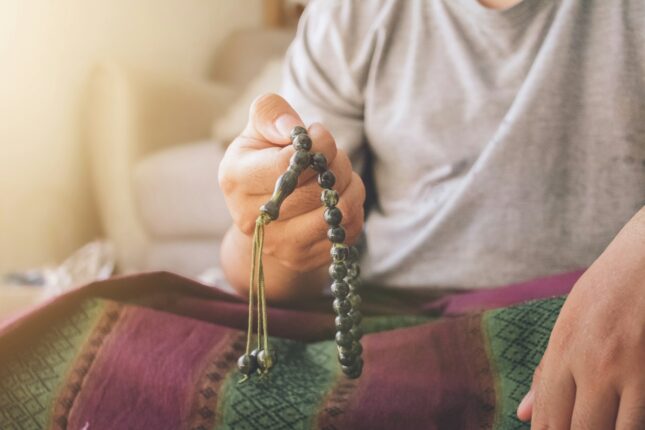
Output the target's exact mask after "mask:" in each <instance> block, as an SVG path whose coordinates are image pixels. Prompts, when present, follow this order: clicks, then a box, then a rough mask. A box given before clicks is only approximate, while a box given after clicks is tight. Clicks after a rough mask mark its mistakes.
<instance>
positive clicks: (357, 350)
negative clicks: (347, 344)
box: [352, 340, 363, 356]
mask: <svg viewBox="0 0 645 430" xmlns="http://www.w3.org/2000/svg"><path fill="white" fill-rule="evenodd" d="M362 353H363V345H361V343H360V342H359V341H357V340H355V341H354V343H352V354H354V355H356V356H359V355H361V354H362Z"/></svg>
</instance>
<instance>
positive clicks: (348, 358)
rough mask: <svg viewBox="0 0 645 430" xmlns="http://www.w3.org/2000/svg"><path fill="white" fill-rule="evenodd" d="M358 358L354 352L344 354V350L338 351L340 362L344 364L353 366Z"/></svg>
mask: <svg viewBox="0 0 645 430" xmlns="http://www.w3.org/2000/svg"><path fill="white" fill-rule="evenodd" d="M357 359H358V357H357V356H355V355H353V354H343V353H342V352H338V362H339V363H340V364H342V365H343V366H352V365H353V364H354V363H356V360H357Z"/></svg>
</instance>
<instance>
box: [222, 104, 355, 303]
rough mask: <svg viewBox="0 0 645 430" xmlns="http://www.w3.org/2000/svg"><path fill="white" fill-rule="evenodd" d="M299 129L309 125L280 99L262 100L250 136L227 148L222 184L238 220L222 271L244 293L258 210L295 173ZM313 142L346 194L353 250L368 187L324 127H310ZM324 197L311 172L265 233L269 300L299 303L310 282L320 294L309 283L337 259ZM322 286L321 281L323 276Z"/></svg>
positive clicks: (345, 213)
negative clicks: (294, 133) (294, 138)
mask: <svg viewBox="0 0 645 430" xmlns="http://www.w3.org/2000/svg"><path fill="white" fill-rule="evenodd" d="M297 125H303V124H302V121H301V119H300V117H299V116H298V114H297V113H296V112H295V111H294V110H293V109H292V108H291V106H289V104H288V103H287V102H286V101H285V100H284V99H282V98H281V97H280V96H277V95H275V94H267V95H264V96H261V97H259V98H257V99H256V100H255V102H254V103H253V105H252V106H251V110H250V114H249V122H248V124H247V126H246V128H245V130H244V131H243V132H242V134H241V135H240V136H239V137H237V138H236V139H235V140H234V141H233V143H232V144H231V145H230V146H229V147H228V149H227V151H226V154H225V156H224V159H223V160H222V162H221V164H220V168H219V183H220V187H221V188H222V191H223V192H224V196H225V197H226V202H227V205H228V208H229V211H230V212H231V215H232V217H233V221H234V226H233V227H232V228H231V230H229V232H228V234H227V236H226V238H225V240H224V243H223V245H222V265H223V267H224V271H225V273H226V274H227V277H228V279H229V281H231V283H232V284H233V285H234V286H235V287H236V288H237V289H238V290H239V291H244V290H245V289H246V288H248V285H247V283H248V275H249V271H250V263H249V262H250V256H248V255H247V254H250V249H251V245H250V244H251V236H252V235H253V229H254V226H255V220H256V218H257V216H258V214H259V208H260V206H261V205H262V204H263V203H265V202H266V201H267V200H269V199H270V198H271V194H272V193H273V188H274V185H275V183H276V180H277V179H278V177H279V176H280V175H281V174H282V173H284V172H285V171H286V170H287V167H288V166H289V159H290V158H291V156H292V155H293V153H294V149H293V147H292V146H291V145H289V143H290V140H289V133H290V132H291V129H292V128H293V127H295V126H297ZM309 136H310V137H311V139H312V141H313V147H312V149H311V152H312V153H313V152H321V153H323V154H324V155H325V157H326V158H327V161H328V166H329V168H330V169H331V170H332V171H333V172H334V175H335V176H336V185H335V186H334V189H335V190H337V191H338V193H339V194H340V200H339V204H338V206H339V208H340V210H341V211H342V213H343V222H342V223H343V227H344V228H345V230H346V234H347V242H348V243H352V242H354V241H355V240H356V238H357V237H358V235H359V233H360V231H361V229H362V226H363V201H364V200H365V188H364V186H363V182H362V180H361V178H360V177H359V176H358V175H357V174H356V173H354V172H353V171H352V166H351V163H350V160H349V157H348V156H347V154H345V152H343V151H342V150H340V149H338V148H337V147H336V143H335V142H334V138H333V137H332V136H331V134H330V133H329V132H328V131H327V130H326V129H325V128H324V127H323V126H322V125H320V124H313V125H311V127H310V128H309ZM320 194H321V189H320V187H319V185H318V183H317V180H316V176H315V172H314V171H313V170H311V169H307V170H305V171H304V172H303V173H302V174H301V175H300V178H299V180H298V187H297V188H296V190H295V191H294V192H293V194H291V195H290V196H289V197H288V198H287V199H286V200H285V201H284V204H283V205H282V207H281V209H280V217H279V219H278V220H276V221H274V222H272V223H271V224H270V225H269V227H267V228H266V230H265V242H264V243H265V244H264V255H265V260H264V267H265V274H266V276H267V297H269V298H275V299H285V300H288V299H290V298H296V297H297V296H299V295H302V294H299V293H302V291H300V292H298V291H295V287H296V284H301V283H302V281H303V280H307V281H308V282H307V284H311V283H312V282H313V283H317V284H320V285H318V286H314V287H313V289H317V291H318V292H320V288H321V286H322V283H321V282H318V281H313V280H312V278H311V277H310V276H309V277H308V275H310V274H311V273H313V272H315V271H316V270H317V269H319V268H321V266H324V265H325V264H326V263H327V262H328V261H329V260H330V255H329V241H328V240H327V228H328V227H327V225H326V224H325V222H324V220H323V216H322V203H321V201H320ZM318 272H321V271H320V270H318ZM323 272H324V273H326V270H324V271H323ZM317 279H318V280H322V278H321V276H318V277H317ZM309 286H310V287H311V285H309ZM310 292H311V293H313V291H310ZM309 295H311V294H309Z"/></svg>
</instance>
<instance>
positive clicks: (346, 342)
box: [336, 331, 354, 347]
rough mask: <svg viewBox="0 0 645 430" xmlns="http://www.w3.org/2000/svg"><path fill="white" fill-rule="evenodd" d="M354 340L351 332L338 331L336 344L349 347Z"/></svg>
mask: <svg viewBox="0 0 645 430" xmlns="http://www.w3.org/2000/svg"><path fill="white" fill-rule="evenodd" d="M353 341H354V338H353V337H352V335H351V334H350V333H349V332H344V333H343V332H342V331H337V332H336V345H338V346H344V347H348V346H351V345H352V342H353Z"/></svg>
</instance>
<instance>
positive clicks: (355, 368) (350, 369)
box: [340, 358, 363, 379]
mask: <svg viewBox="0 0 645 430" xmlns="http://www.w3.org/2000/svg"><path fill="white" fill-rule="evenodd" d="M340 367H341V369H343V373H344V374H345V376H347V377H348V378H351V379H356V378H358V377H359V376H361V373H363V359H362V358H358V359H356V361H355V362H354V363H353V364H352V365H351V366H344V365H341V366H340Z"/></svg>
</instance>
